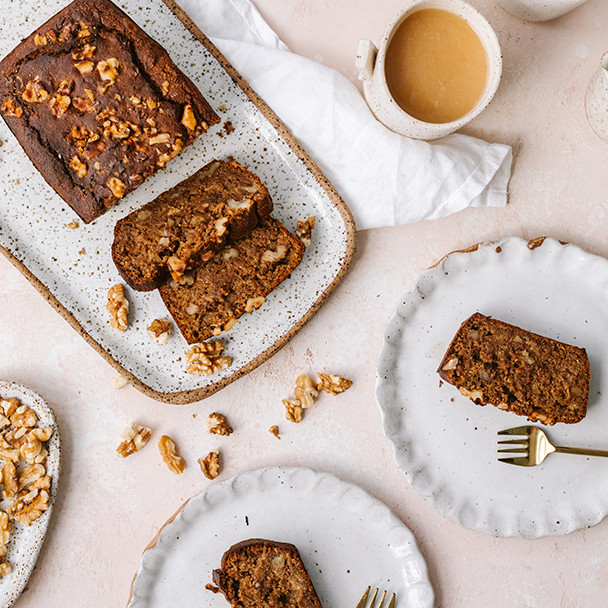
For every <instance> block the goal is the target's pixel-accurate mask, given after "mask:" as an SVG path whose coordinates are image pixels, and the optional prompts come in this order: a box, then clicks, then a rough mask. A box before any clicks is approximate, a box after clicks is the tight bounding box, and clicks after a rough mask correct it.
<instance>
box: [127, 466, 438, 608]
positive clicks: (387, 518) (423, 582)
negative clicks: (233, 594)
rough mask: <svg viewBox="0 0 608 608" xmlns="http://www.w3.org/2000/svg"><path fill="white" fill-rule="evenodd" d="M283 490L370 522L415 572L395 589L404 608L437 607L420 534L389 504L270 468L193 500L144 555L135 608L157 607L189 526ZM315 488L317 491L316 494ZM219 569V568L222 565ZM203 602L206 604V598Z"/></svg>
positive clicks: (318, 477) (303, 472)
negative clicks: (177, 543)
mask: <svg viewBox="0 0 608 608" xmlns="http://www.w3.org/2000/svg"><path fill="white" fill-rule="evenodd" d="M281 486H282V487H289V488H290V489H294V490H295V491H296V492H300V493H301V496H302V500H304V501H309V502H311V501H313V500H315V496H319V495H323V494H326V495H328V496H329V497H331V499H332V504H335V508H336V509H340V510H341V511H340V513H341V514H342V513H343V517H344V518H353V520H357V521H359V520H365V521H366V522H367V523H368V525H369V526H370V527H373V528H374V529H375V532H376V531H377V533H378V546H381V545H382V544H383V543H389V544H392V545H393V548H394V552H395V553H396V554H397V556H398V557H397V561H398V565H399V567H400V568H403V570H404V572H406V571H407V572H408V573H409V575H408V576H409V577H410V580H409V581H408V584H407V585H405V584H404V586H403V587H402V588H399V587H395V588H394V589H392V591H396V593H397V596H398V598H399V603H400V605H401V606H402V607H403V608H405V607H406V606H407V607H409V608H432V606H433V605H434V594H433V589H432V586H431V583H430V581H429V579H428V571H427V567H426V563H425V561H424V558H423V557H422V555H421V554H420V551H419V549H418V545H417V543H416V539H415V538H414V535H413V534H412V532H411V531H410V530H409V529H408V528H407V527H406V526H405V524H404V523H403V522H402V521H401V520H400V519H399V518H398V517H397V516H396V515H395V514H394V513H393V512H392V511H391V510H390V509H389V508H388V507H387V506H386V505H384V504H383V503H381V502H380V501H379V500H377V499H376V498H374V497H372V496H371V495H370V494H368V493H367V492H365V491H364V490H362V489H361V488H359V487H358V486H356V485H354V484H351V483H348V482H346V481H343V480H342V479H340V478H338V477H336V476H334V475H332V474H329V473H321V472H316V471H313V470H311V469H306V468H300V467H267V468H263V469H257V470H253V471H246V472H242V473H239V474H237V475H235V476H234V477H232V478H230V479H227V480H225V481H220V482H215V483H213V484H211V485H210V486H209V487H207V488H206V489H205V490H203V491H202V492H200V493H199V494H197V495H196V496H194V497H192V498H191V499H190V500H189V501H187V502H186V503H185V504H184V506H183V507H182V508H181V509H180V510H179V511H178V512H177V514H176V515H175V516H174V517H173V518H171V519H170V520H169V521H168V522H167V523H166V524H165V526H164V527H163V528H162V529H161V530H160V532H159V534H158V535H157V537H156V538H155V539H154V540H153V541H152V543H150V545H149V547H148V549H147V550H146V551H145V552H144V554H143V556H142V559H141V562H140V565H139V568H138V571H137V574H136V575H135V578H134V581H133V585H132V589H131V593H132V595H131V598H130V602H129V608H146V607H148V606H150V605H151V604H150V602H151V600H150V595H151V593H152V591H153V589H154V586H155V585H156V584H162V583H159V581H160V580H161V577H160V570H161V567H162V564H163V560H165V559H167V558H168V556H170V555H171V553H172V551H173V543H174V539H175V538H176V537H179V535H180V534H181V533H184V530H185V527H186V526H187V525H188V522H190V521H192V520H193V519H196V518H201V517H204V516H205V514H208V513H210V512H213V511H214V510H215V509H222V510H225V511H226V516H225V517H226V519H227V520H229V519H230V517H231V512H230V505H231V501H232V500H234V499H235V497H237V496H243V495H244V496H245V500H246V501H247V502H251V503H252V504H253V503H255V501H257V500H259V496H260V495H261V493H262V492H263V489H264V488H275V489H276V488H279V489H280V487H281ZM311 487H312V488H313V489H314V492H311V491H310V490H311ZM276 516H277V518H281V519H283V518H289V517H290V514H289V513H285V511H279V510H278V509H277V515H276ZM288 521H289V520H288ZM290 523H291V522H290ZM299 523H300V522H298V521H294V522H293V525H294V526H298V524H299ZM232 525H234V524H232ZM321 525H322V522H319V526H321ZM213 533H215V534H221V530H219V531H218V530H217V529H216V530H209V534H213ZM243 540H244V539H243ZM284 540H285V539H284ZM287 542H289V541H287ZM227 548H228V547H227V546H226V549H227ZM298 548H299V549H300V552H301V553H302V555H303V556H304V551H305V550H306V548H305V547H301V546H300V547H298ZM303 550H304V551H303ZM315 553H316V551H315ZM320 558H321V555H317V556H316V557H315V559H320ZM319 566H320V567H322V564H319ZM217 567H219V562H218V564H217ZM209 574H210V573H209ZM355 582H356V584H357V591H358V593H359V594H360V593H361V592H362V590H363V588H364V587H365V584H367V583H365V581H360V580H357V581H355ZM371 582H373V581H371ZM359 587H361V590H359ZM202 591H204V589H203V590H202ZM201 595H203V592H201ZM357 599H358V598H357ZM198 601H204V597H203V599H199V600H198ZM355 601H356V600H355ZM196 605H199V604H198V603H197V604H196ZM201 605H202V604H201ZM327 608H330V607H329V606H328V607H327ZM331 608H336V607H335V606H334V607H331ZM345 608H346V607H345Z"/></svg>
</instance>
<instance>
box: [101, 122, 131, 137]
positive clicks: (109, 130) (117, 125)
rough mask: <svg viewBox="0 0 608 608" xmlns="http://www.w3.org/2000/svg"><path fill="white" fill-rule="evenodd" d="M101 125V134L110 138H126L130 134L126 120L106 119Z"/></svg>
mask: <svg viewBox="0 0 608 608" xmlns="http://www.w3.org/2000/svg"><path fill="white" fill-rule="evenodd" d="M106 122H107V124H106V123H104V125H103V134H104V135H105V136H106V137H110V138H112V139H126V138H127V137H129V135H131V128H130V127H129V125H128V124H127V123H126V122H120V121H117V120H115V119H114V120H108V121H106Z"/></svg>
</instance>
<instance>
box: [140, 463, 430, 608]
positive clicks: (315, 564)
mask: <svg viewBox="0 0 608 608" xmlns="http://www.w3.org/2000/svg"><path fill="white" fill-rule="evenodd" d="M368 584H369V585H374V586H377V587H380V588H381V589H388V590H389V591H391V592H394V593H396V595H397V598H398V605H399V606H402V607H406V606H407V607H408V608H432V606H433V605H434V593H433V589H432V587H431V584H430V582H429V577H428V571H427V567H426V564H425V561H424V558H423V557H422V555H421V554H420V551H419V549H418V546H417V544H416V540H415V538H414V536H413V534H412V533H411V531H410V530H409V529H408V528H407V527H406V526H405V525H404V524H403V522H401V520H400V519H399V518H397V517H396V516H395V515H394V514H393V513H392V512H391V510H390V509H389V508H388V507H386V506H385V505H384V504H382V503H381V502H380V501H378V500H377V499H375V498H373V497H372V496H370V495H369V494H368V493H367V492H365V491H364V490H362V489H361V488H359V487H357V486H355V485H353V484H351V483H348V482H346V481H343V480H341V479H339V478H338V477H335V476H334V475H330V474H328V473H320V472H315V471H312V470H310V469H304V468H289V467H269V468H265V469H259V470H255V471H248V472H244V473H239V474H238V475H236V476H235V477H233V478H231V479H228V480H226V481H221V482H215V483H213V484H212V485H210V486H209V487H208V488H207V489H205V490H204V491H203V492H201V493H200V494H197V495H196V496H194V497H193V498H191V499H190V500H189V501H188V502H186V503H185V505H184V506H183V507H182V508H181V509H180V510H179V511H178V512H177V513H176V514H175V515H174V516H173V517H172V518H171V519H170V520H169V521H168V522H167V523H166V524H165V525H164V526H163V527H162V528H161V530H160V531H159V533H158V535H157V536H156V538H154V539H153V540H152V542H151V543H150V545H149V546H148V548H147V549H146V551H145V552H144V554H143V556H142V559H141V561H140V564H139V568H138V571H137V574H136V575H135V578H134V580H133V584H132V587H131V596H130V598H129V608H156V607H158V608H160V607H161V606H162V607H165V606H181V607H184V608H186V607H189V606H193V607H194V606H197V607H202V606H209V607H210V608H216V607H217V608H228V607H229V606H235V605H238V606H243V607H251V608H253V607H258V606H276V607H277V608H280V607H281V606H300V607H301V608H319V606H326V607H327V608H330V607H331V608H352V606H354V605H355V604H356V603H357V601H358V599H359V598H360V597H361V594H362V593H363V590H364V589H365V586H366V585H368Z"/></svg>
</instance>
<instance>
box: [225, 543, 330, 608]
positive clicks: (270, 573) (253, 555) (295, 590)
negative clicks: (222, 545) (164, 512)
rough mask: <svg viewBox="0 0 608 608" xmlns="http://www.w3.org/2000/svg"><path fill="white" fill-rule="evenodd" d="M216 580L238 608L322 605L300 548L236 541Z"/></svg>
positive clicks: (313, 607) (230, 601) (281, 544)
mask: <svg viewBox="0 0 608 608" xmlns="http://www.w3.org/2000/svg"><path fill="white" fill-rule="evenodd" d="M213 582H214V583H215V584H216V585H217V586H218V588H219V589H220V591H221V592H222V593H223V594H224V596H225V597H226V599H227V600H228V602H229V603H230V605H231V606H233V607H235V608H237V607H238V608H262V607H265V608H322V606H321V602H320V601H319V598H318V597H317V594H316V592H315V588H314V587H313V584H312V582H311V580H310V577H309V576H308V573H307V572H306V568H305V567H304V564H303V562H302V558H301V557H300V554H299V552H298V549H297V548H296V547H295V546H294V545H291V544H288V543H279V542H274V541H270V540H262V539H250V540H246V541H243V542H240V543H238V544H236V545H233V546H232V547H230V549H228V551H226V553H224V555H223V556H222V566H221V568H220V569H219V570H214V571H213Z"/></svg>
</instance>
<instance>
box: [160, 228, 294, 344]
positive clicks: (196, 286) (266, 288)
mask: <svg viewBox="0 0 608 608" xmlns="http://www.w3.org/2000/svg"><path fill="white" fill-rule="evenodd" d="M303 256H304V245H303V244H302V243H301V241H300V240H299V239H298V238H297V237H295V236H294V235H293V234H291V232H289V230H287V228H285V226H283V224H281V222H279V220H276V219H274V218H267V219H266V220H264V221H261V222H260V224H259V225H258V226H257V227H256V228H255V229H254V230H253V231H252V232H251V233H250V234H248V235H247V236H245V237H243V238H241V239H239V240H237V241H235V242H234V243H231V244H230V245H229V246H227V247H225V248H224V249H223V250H221V251H220V252H219V253H217V254H216V255H215V256H214V257H213V259H211V260H210V261H208V262H207V263H206V264H203V265H202V266H201V267H200V268H198V269H197V270H196V271H194V273H193V274H192V280H191V281H187V282H185V283H183V284H181V285H180V284H177V283H175V282H174V281H169V282H167V283H165V284H164V285H162V287H161V288H160V290H159V291H160V295H161V297H162V299H163V302H164V303H165V306H166V307H167V308H168V310H169V312H170V313H171V316H172V317H173V319H174V321H175V323H176V325H177V327H178V328H179V330H180V331H181V333H182V335H183V336H184V338H185V339H186V342H188V344H194V343H196V342H202V341H203V340H206V339H207V338H210V337H211V336H214V335H216V336H217V335H219V334H221V333H222V332H224V331H228V330H229V329H230V328H231V327H232V326H233V325H234V324H235V323H236V321H237V319H238V318H239V317H240V316H241V315H242V314H243V313H244V312H253V310H254V309H256V308H259V307H260V306H261V305H262V304H263V303H264V299H265V297H266V296H267V295H268V294H269V293H270V292H271V291H272V290H273V289H275V287H277V285H279V284H280V283H282V282H283V281H284V280H285V279H287V278H288V277H289V275H290V274H291V273H292V271H293V270H294V268H295V267H296V266H297V265H298V264H299V263H300V262H301V261H302V257H303Z"/></svg>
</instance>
